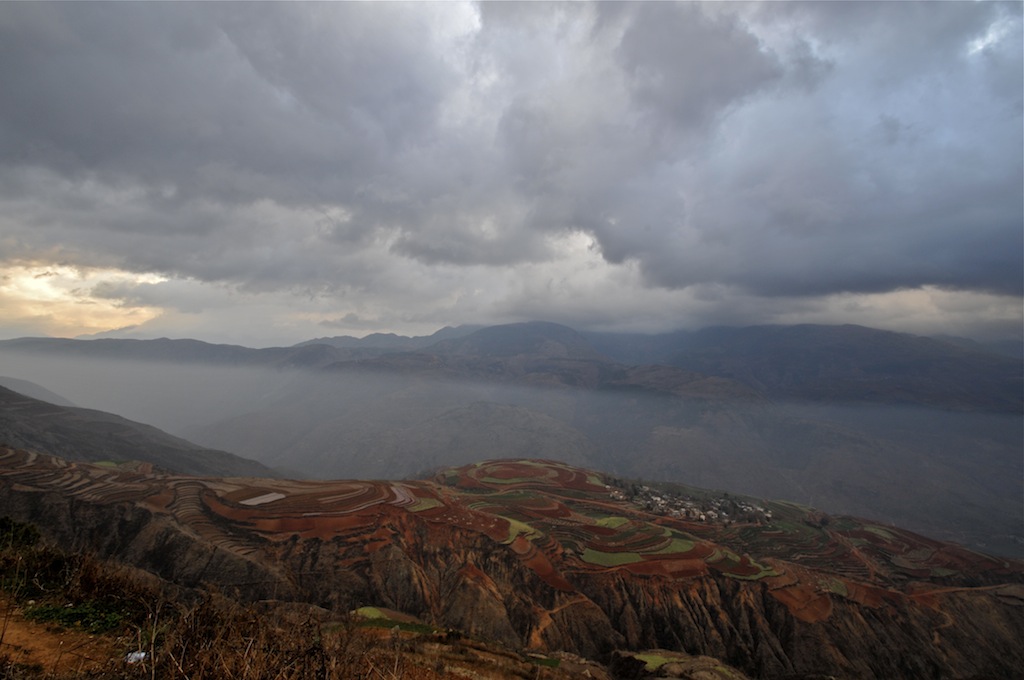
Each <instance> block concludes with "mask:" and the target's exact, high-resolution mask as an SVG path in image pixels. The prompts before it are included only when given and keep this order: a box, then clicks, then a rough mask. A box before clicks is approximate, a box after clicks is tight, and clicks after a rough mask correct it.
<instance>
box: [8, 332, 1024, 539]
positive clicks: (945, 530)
mask: <svg viewBox="0 0 1024 680" xmlns="http://www.w3.org/2000/svg"><path fill="white" fill-rule="evenodd" d="M713 335H714V337H715V338H716V340H715V342H714V343H712V344H711V345H710V346H709V345H707V341H706V336H707V333H703V334H701V333H697V334H669V335H664V336H635V335H633V336H615V335H605V336H600V335H595V334H591V335H590V336H589V337H590V340H588V339H587V338H585V337H584V336H582V335H580V334H577V333H576V332H574V331H572V330H571V329H569V328H566V327H564V326H558V325H555V324H518V325H515V324H514V325H509V326H498V327H490V328H482V329H479V328H477V327H467V328H464V329H461V330H458V329H452V330H448V331H445V332H443V333H442V334H440V335H439V337H438V338H419V339H406V340H402V339H401V338H396V337H385V336H382V337H380V338H367V339H366V340H365V341H364V342H356V341H354V340H345V339H338V340H332V339H330V338H324V339H321V340H320V341H318V342H316V343H312V344H310V343H301V344H300V345H298V346H296V347H294V348H275V349H266V350H251V349H246V348H243V347H227V346H213V345H207V344H205V343H197V342H194V341H188V342H184V341H114V340H110V341H46V340H35V341H33V340H23V341H14V342H5V343H0V375H8V376H13V377H15V378H21V379H25V380H31V381H33V382H34V383H37V384H39V385H42V386H43V387H45V388H47V389H49V390H52V391H53V392H56V393H58V394H59V395H61V396H63V397H65V398H67V399H69V400H70V401H72V402H74V403H75V404H77V405H80V406H87V407H90V408H97V409H100V410H103V411H109V412H113V413H117V414H119V415H123V416H125V417H128V418H131V419H133V420H136V421H140V422H144V423H149V424H153V425H156V426H158V427H161V428H163V429H165V430H166V431H168V432H170V433H171V434H174V435H177V436H181V437H184V438H186V439H188V440H191V441H193V442H195V443H197V444H200V445H204V446H208V447H211V448H213V449H221V450H226V451H231V452H232V453H235V454H239V455H242V456H246V457H249V458H253V459H255V460H258V461H260V462H261V463H263V464H265V465H268V466H270V467H272V468H276V469H277V470H278V472H279V473H280V474H284V475H286V476H292V477H296V476H297V477H316V478H321V479H331V478H333V479H339V478H403V477H411V476H416V475H418V474H422V473H424V472H425V471H429V470H432V469H436V468H438V467H442V466H450V465H459V464H465V463H469V462H475V461H478V460H481V459H494V458H546V459H555V460H561V461H565V462H567V463H570V464H574V465H581V466H584V467H591V468H594V469H600V470H605V471H608V472H612V473H615V474H619V475H622V476H626V477H633V478H641V479H644V478H658V479H667V480H676V481H680V482H685V483H688V484H693V485H697V486H702V487H709V488H720V489H726V490H731V491H734V492H737V493H748V494H752V495H756V496H760V497H769V498H780V499H789V500H794V501H798V502H801V503H805V504H807V505H812V506H816V507H820V508H822V509H824V510H826V511H828V512H842V513H848V514H854V515H858V516H863V517H870V518H874V519H878V520H882V521H885V522H892V523H895V524H898V525H901V526H907V527H910V528H913V529H916V530H919V531H923V532H925V533H929V534H931V535H934V536H936V537H939V538H944V539H949V540H957V541H959V542H963V543H967V544H970V545H975V546H978V547H979V548H983V549H986V550H990V551H991V550H995V551H999V552H1007V553H1010V554H1021V551H1022V548H1021V542H1020V541H1021V523H1020V517H1019V509H1020V508H1019V495H1020V493H1021V482H1020V480H1021V478H1022V474H1024V469H1022V461H1021V456H1020V442H1021V440H1022V437H1024V420H1022V416H1021V413H1022V409H1021V402H1020V399H1021V397H1020V385H1021V365H1020V361H1019V359H1015V358H1012V357H1006V356H1000V355H998V354H995V353H992V352H987V351H982V350H979V349H976V348H971V349H964V348H963V347H960V346H957V345H955V344H951V343H949V342H946V341H936V340H931V339H928V338H921V337H916V336H909V335H901V334H896V333H888V332H883V331H875V330H871V329H865V328H859V327H794V328H792V329H787V328H784V327H777V328H757V327H755V328H748V329H733V330H730V329H718V330H715V331H713ZM727 336H728V337H731V338H732V340H729V341H726V340H725V339H724V338H726V337H727ZM687 338H688V339H687ZM769 338H775V339H774V340H769ZM332 342H333V343H334V344H331V343H332ZM375 342H377V343H380V344H374V343H375ZM119 343H120V344H119ZM336 345H340V346H336ZM595 345H597V346H604V347H605V349H606V350H608V351H615V352H618V353H620V354H623V355H624V356H628V355H636V354H637V353H639V352H648V353H652V352H654V353H658V352H660V353H661V354H662V355H664V356H665V357H671V359H668V360H667V362H666V363H662V364H633V365H631V364H625V363H620V362H616V361H614V360H613V359H611V358H609V357H608V356H606V355H604V354H602V353H601V352H598V351H597V350H596V349H594V347H595ZM659 345H660V346H661V347H662V349H660V350H659V349H657V347H658V346H659ZM410 347H411V348H413V349H409V348H410ZM709 347H710V351H711V352H712V353H711V354H710V355H709V354H707V352H708V351H709V349H708V348H709ZM15 348H17V349H15ZM756 348H761V351H757V349H756ZM104 356H105V357H106V358H101V357H104ZM117 356H121V357H125V358H122V359H117V358H115V357H117ZM142 357H146V359H145V360H143V359H142ZM711 358H713V359H714V363H709V361H710V359H711ZM765 362H767V368H766V367H765ZM672 363H675V364H676V365H677V366H688V367H689V369H682V368H678V367H677V366H673V365H671V364H672ZM698 364H699V366H697V365H698ZM694 367H699V368H701V370H703V371H706V372H697V371H694V370H693V368H694Z"/></svg>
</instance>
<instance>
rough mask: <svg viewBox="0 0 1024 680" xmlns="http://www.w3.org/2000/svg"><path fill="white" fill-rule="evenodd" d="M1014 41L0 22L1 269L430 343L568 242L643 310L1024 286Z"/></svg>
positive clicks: (891, 26)
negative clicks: (182, 291) (201, 293)
mask: <svg viewBox="0 0 1024 680" xmlns="http://www.w3.org/2000/svg"><path fill="white" fill-rule="evenodd" d="M1021 25H1022V22H1021V5H1020V3H1008V4H1002V3H959V2H953V3H856V2H851V3H824V2H823V3H767V4H758V5H743V4H735V3H714V4H708V5H702V4H673V3H625V4H618V3H600V4H596V5H589V4H537V3H528V4H522V5H520V4H506V3H498V4H487V3H485V4H483V5H481V6H479V7H474V6H463V5H454V4H419V3H417V4H394V3H380V4H378V3H328V4H301V3H300V4H290V3H289V4H276V3H256V4H242V3H227V4H221V3H215V4H195V3H180V4H179V3H167V4H165V3H125V4H122V3H114V4H108V3H67V4H64V3H61V4H57V3H2V4H0V83H2V84H3V96H2V97H0V211H2V213H3V214H4V215H5V217H4V218H3V219H2V221H0V229H2V231H0V257H2V258H3V259H4V260H5V261H7V262H9V263H10V262H16V261H22V262H28V261H33V262H61V263H65V264H71V265H78V266H103V267H117V268H120V269H124V270H128V271H134V272H156V273H160V274H163V275H165V276H168V277H171V278H172V279H187V280H192V281H195V282H199V283H202V282H210V283H216V284H222V285H227V286H232V287H237V288H238V289H240V290H245V291H251V292H261V291H262V292H276V293H286V292H298V293H301V294H306V295H312V296H340V295H342V294H346V295H353V296H357V295H359V294H364V295H367V296H370V295H372V296H375V297H374V298H373V299H374V300H375V303H376V305H377V307H378V308H380V309H385V308H386V309H389V310H390V314H391V316H392V318H399V317H400V316H402V314H403V313H402V312H400V311H399V310H401V309H403V308H404V307H410V309H411V308H419V309H420V310H423V309H425V308H430V309H432V310H434V312H433V313H434V314H435V316H434V317H432V318H433V320H434V321H436V322H437V324H438V325H440V324H443V323H448V322H460V321H471V320H473V319H469V318H445V315H446V314H447V315H448V316H449V317H452V316H458V314H468V313H471V312H473V309H472V308H471V307H465V308H456V307H454V306H452V305H447V306H446V303H441V302H438V301H439V300H440V299H441V298H443V297H445V296H451V295H454V296H456V297H458V296H463V297H464V298H467V299H468V297H471V295H472V291H473V290H475V289H478V288H480V287H481V286H489V285H493V281H494V280H495V279H499V278H505V279H508V280H512V281H514V280H515V277H516V274H515V272H517V271H520V270H523V271H529V267H530V266H532V265H542V264H544V263H548V264H549V265H551V267H555V268H556V269H557V267H556V265H557V263H558V262H559V261H561V260H562V259H564V258H565V257H566V255H565V253H564V252H563V250H562V247H563V245H560V244H563V242H564V239H565V238H567V237H568V236H569V235H570V234H574V233H582V234H585V235H587V236H588V237H589V238H591V239H592V240H593V244H594V247H595V248H596V249H598V251H599V252H600V254H601V256H602V257H603V258H604V261H606V262H607V263H611V264H615V263H628V264H631V265H632V266H635V267H636V271H637V272H638V273H639V279H638V281H639V284H638V285H639V286H640V288H638V289H637V295H641V294H642V292H643V288H644V287H647V288H650V289H669V290H687V289H689V290H691V291H693V290H697V289H699V288H700V287H707V286H712V287H718V289H728V290H733V291H736V293H737V295H743V296H747V298H750V297H754V298H778V299H782V298H785V299H794V298H801V297H813V296H822V295H830V294H839V293H879V292H886V291H892V290H899V289H914V288H920V287H922V286H935V287H939V288H943V289H949V290H963V291H981V292H990V293H999V294H1003V295H1011V296H1020V295H1021V294H1022V286H1024V274H1022V269H1024V267H1022V252H1024V239H1022V233H1024V227H1022V225H1024V208H1022V190H1021V187H1022V185H1024V169H1022V167H1024V162H1022V153H1024V152H1022V148H1024V136H1022V109H1024V104H1022V101H1024V96H1022V81H1024V75H1022V68H1021V58H1020V55H1021V52H1022V32H1021ZM523 275H524V276H525V274H523ZM566 276H570V274H568V273H567V274H566ZM521 285H522V286H525V287H529V285H530V284H529V282H527V281H524V282H522V284H521ZM515 290H516V285H515V284H510V285H509V286H508V291H509V292H506V293H505V295H506V296H513V297H514V296H515V292H514V291H515ZM152 292H153V290H150V293H152ZM97 294H99V295H106V296H111V297H116V296H121V299H125V300H129V299H131V297H132V295H134V294H135V293H132V292H131V291H126V290H112V289H110V288H109V287H108V288H107V289H105V290H98V291H97ZM139 294H141V293H139ZM339 300H340V298H339ZM527 300H528V298H527V297H523V298H521V299H519V300H518V301H517V300H515V299H509V298H508V297H506V306H507V307H508V308H509V309H516V308H524V307H525V308H529V304H527ZM579 302H580V305H581V306H582V307H584V308H586V307H590V306H592V304H591V301H582V300H581V301H579ZM164 303H165V304H172V305H173V304H174V301H173V299H171V298H168V299H167V300H165V301H164ZM183 304H184V303H183ZM719 304H720V305H721V306H722V308H723V310H725V308H726V307H728V305H729V302H728V299H723V300H720V302H719ZM744 304H746V303H744ZM740 306H741V307H742V306H743V305H740ZM338 310H339V314H338V316H339V317H342V316H343V315H344V314H345V313H349V314H351V313H353V311H354V310H353V309H352V308H351V307H349V306H346V305H345V304H344V303H342V302H340V301H339V304H338ZM476 311H477V312H480V311H481V310H480V309H477V310H476ZM550 312H551V310H549V313H550ZM723 313H724V314H725V315H726V316H729V315H730V314H733V315H734V314H735V310H733V311H726V312H723ZM404 314H405V318H407V319H408V318H412V317H414V316H415V312H413V311H407V312H405V313H404ZM384 316H386V315H385V314H383V313H381V318H384ZM584 322H585V320H584Z"/></svg>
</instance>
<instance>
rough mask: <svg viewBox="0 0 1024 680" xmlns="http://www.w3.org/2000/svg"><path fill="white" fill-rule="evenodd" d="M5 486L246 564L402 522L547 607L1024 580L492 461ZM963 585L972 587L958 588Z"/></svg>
mask: <svg viewBox="0 0 1024 680" xmlns="http://www.w3.org/2000/svg"><path fill="white" fill-rule="evenodd" d="M0 480H3V481H4V482H5V483H6V484H8V485H12V486H13V487H16V488H18V489H21V490H39V491H45V490H56V491H59V492H60V493H61V494H62V495H64V496H66V497H73V498H78V499H81V500H83V501H88V502H92V503H99V504H116V503H126V504H132V505H137V506H140V507H143V508H146V509H148V510H149V511H151V512H153V513H156V514H159V515H165V516H169V517H172V518H173V519H174V520H176V521H177V522H178V523H180V524H181V525H184V526H187V527H189V529H190V530H191V531H193V532H196V533H198V534H199V535H200V536H202V538H203V539H205V540H206V541H208V542H209V543H211V544H212V545H214V546H216V547H217V548H219V549H222V550H226V551H229V552H232V553H235V554H238V555H242V556H245V557H247V558H250V559H260V558H267V559H270V558H271V556H272V554H273V546H275V545H280V544H284V543H286V542H288V541H294V540H303V539H318V540H320V541H341V542H343V543H345V544H346V545H349V546H352V545H357V546H362V552H363V554H364V555H367V556H369V555H372V554H373V553H374V552H376V551H378V550H380V549H382V548H384V547H385V546H387V545H388V544H389V542H390V541H391V540H393V533H392V532H389V531H388V530H387V529H386V527H387V526H388V525H389V524H390V523H393V520H394V519H395V518H396V517H399V518H400V517H406V518H409V519H413V520H415V521H418V522H423V523H425V524H426V525H428V526H429V525H433V526H440V525H445V526H449V527H456V528H458V529H460V530H462V531H465V532H469V533H473V534H477V535H480V536H482V537H485V538H486V539H488V540H490V541H493V542H494V543H496V544H499V545H504V546H507V547H508V548H509V549H510V550H511V551H512V552H513V553H514V554H515V556H516V557H517V559H519V560H520V561H521V562H522V563H523V564H525V565H526V566H527V567H528V568H529V569H531V570H532V571H533V572H534V573H536V574H537V576H538V577H539V578H540V579H541V580H542V581H543V582H544V583H546V584H547V585H549V586H551V587H552V588H554V589H555V590H556V591H560V592H564V593H572V592H575V591H576V586H575V585H574V583H576V582H577V581H578V579H579V578H580V576H581V575H584V574H588V573H600V572H608V571H616V570H624V571H628V572H631V573H633V574H637V575H660V576H663V577H668V578H692V577H697V576H700V575H705V574H708V573H709V572H717V573H719V574H722V575H724V576H726V577H729V578H734V579H737V580H743V581H751V580H761V581H763V582H764V583H765V584H766V585H767V586H768V592H769V593H770V594H771V595H772V596H773V597H774V598H775V599H777V600H778V601H780V602H782V603H784V604H785V605H786V606H787V607H788V608H789V609H790V611H791V612H792V613H793V614H794V615H795V616H797V617H798V618H800V619H802V620H805V621H816V620H821V619H823V618H827V616H828V615H829V612H830V611H831V604H830V603H831V602H832V600H833V598H835V597H839V598H845V599H848V600H851V601H854V602H858V603H860V604H867V605H871V606H875V605H877V604H879V603H881V602H884V601H889V600H892V599H893V597H895V596H896V594H897V593H899V594H905V595H909V596H914V597H920V596H923V595H926V594H927V593H928V592H930V591H934V590H937V589H948V588H955V587H968V586H977V585H985V584H986V583H998V582H1002V581H1003V580H1006V579H1009V580H1011V581H1021V580H1024V567H1022V565H1021V564H1020V563H1018V562H1013V561H1009V560H1001V559H997V558H993V557H989V556H985V555H980V554H978V553H974V552H971V551H968V550H966V549H963V548H959V547H956V546H952V545H949V544H943V543H939V542H937V541H932V540H930V539H927V538H924V537H921V536H917V535H915V534H912V533H909V532H906V531H902V530H899V529H895V528H891V527H881V526H877V525H874V524H870V523H867V522H863V521H860V520H856V519H853V518H845V517H839V518H827V517H825V516H823V515H821V514H820V513H816V512H814V511H813V510H811V509H809V508H803V507H801V506H797V505H793V504H787V503H766V504H765V506H766V507H769V508H770V509H771V513H772V520H771V521H770V522H767V523H742V522H736V523H730V524H729V525H728V526H727V525H725V524H722V523H717V524H716V523H707V522H698V521H690V520H685V519H679V518H674V517H667V516H658V515H654V514H651V513H649V512H647V511H645V510H643V509H641V508H640V507H638V506H636V505H633V504H631V503H629V502H627V501H624V500H621V499H619V498H616V497H615V494H614V491H613V488H612V487H611V486H610V485H609V484H608V482H609V481H611V480H606V479H605V478H603V477H602V476H601V475H599V474H598V473H595V472H591V471H588V470H582V469H579V468H574V467H570V466H567V465H564V464H561V463H557V462H553V461H540V460H517V461H493V462H485V463H478V464H474V465H467V466H463V467H459V468H452V469H448V470H445V471H442V472H440V473H438V474H437V475H436V476H435V477H434V478H433V479H430V480H416V481H401V482H391V481H326V482H319V481H293V480H276V479H254V478H199V477H184V476H168V475H158V474H152V473H151V471H150V470H149V469H148V468H146V467H144V466H141V467H140V466H138V465H135V466H114V465H112V464H109V463H108V464H102V465H88V464H74V463H68V462H65V461H63V460H61V459H58V458H54V457H50V456H43V455H37V454H33V453H27V452H23V451H16V450H11V449H0ZM965 572H969V573H970V579H969V580H965V579H964V578H961V576H962V574H963V573H965Z"/></svg>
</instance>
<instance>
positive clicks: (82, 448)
mask: <svg viewBox="0 0 1024 680" xmlns="http://www.w3.org/2000/svg"><path fill="white" fill-rule="evenodd" d="M0 443H3V444H5V445H7V446H12V447H17V448H24V449H28V450H31V451H36V452H39V453H46V454H51V455H55V456H59V457H62V458H65V459H67V460H72V461H88V462H100V461H113V462H124V461H138V462H141V463H148V464H150V465H153V466H156V467H157V468H159V469H161V470H164V471H167V472H175V473H183V474H206V475H227V476H242V475H245V476H263V477H266V476H270V477H273V476H276V475H275V473H274V472H273V471H272V470H271V469H270V468H268V467H266V466H264V465H262V464H260V463H257V462H256V461H253V460H247V459H245V458H242V457H240V456H236V455H235V454H232V453H228V452H226V451H216V450H212V449H207V448H203V447H200V446H196V445H195V444H192V443H191V442H188V441H185V440H184V439H179V438H178V437H173V436H171V435H169V434H167V433H166V432H163V431H161V430H158V429H157V428H155V427H152V426H150V425H144V424H142V423H136V422H132V421H130V420H128V419H126V418H122V417H121V416H117V415H114V414H111V413H104V412H102V411H94V410H91V409H85V408H78V407H73V406H60V405H57V404H51V403H48V402H44V401H40V400H38V399H33V398H31V397H28V396H25V395H23V394H20V393H18V392H14V391H13V390H9V389H7V388H5V387H0Z"/></svg>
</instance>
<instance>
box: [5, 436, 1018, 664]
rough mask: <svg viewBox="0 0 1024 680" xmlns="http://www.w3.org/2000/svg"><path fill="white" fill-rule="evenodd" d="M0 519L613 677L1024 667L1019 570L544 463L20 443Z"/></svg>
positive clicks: (189, 577) (929, 545)
mask: <svg viewBox="0 0 1024 680" xmlns="http://www.w3.org/2000/svg"><path fill="white" fill-rule="evenodd" d="M0 515H7V516H10V517H13V518H14V519H17V520H20V521H31V522H34V523H36V524H37V525H38V526H39V528H40V530H41V531H42V532H43V533H44V534H45V535H46V536H47V537H49V538H50V539H51V540H54V541H57V542H58V543H59V544H61V545H64V546H68V547H69V548H74V549H88V550H91V551H96V552H98V553H99V554H101V555H104V556H108V557H115V558H118V559H120V560H123V561H125V562H128V563H129V564H132V565H135V566H137V567H140V568H143V569H146V570H148V571H150V572H152V573H154V574H156V575H158V576H160V577H161V578H163V579H166V580H168V581H170V582H172V583H175V584H178V585H180V586H184V587H187V588H196V587H199V586H201V585H203V584H205V585H207V586H212V587H214V588H215V589H217V590H218V591H220V592H222V593H229V594H232V595H233V596H234V597H237V598H239V599H242V600H243V601H267V600H272V601H278V602H281V601H283V602H303V603H310V604H313V605H317V606H319V607H322V608H324V609H326V610H328V611H330V612H348V611H350V610H353V609H356V608H363V607H369V608H372V609H373V611H378V612H379V611H390V612H397V613H398V614H392V616H394V617H395V618H397V619H398V620H400V621H406V622H409V621H419V622H422V623H423V624H425V625H424V626H421V627H424V628H426V629H427V630H428V631H429V630H433V629H442V630H444V629H447V630H449V631H456V632H457V633H458V634H460V635H466V636H469V637H470V638H471V639H478V640H481V641H484V642H485V643H486V644H489V645H495V644H498V645H503V646H505V647H507V648H511V649H518V650H527V651H532V652H542V653H553V652H557V651H564V652H570V653H574V654H577V655H582V656H583V657H587V658H590V659H594V660H596V661H599V662H603V663H609V662H610V663H612V664H613V666H614V669H613V670H614V671H615V673H614V674H615V677H619V678H627V677H646V673H645V671H644V668H645V660H649V659H651V658H660V659H664V661H663V663H664V662H666V661H668V660H671V659H677V658H678V659H681V660H683V661H685V660H686V659H689V658H690V657H689V655H704V656H708V657H714V658H715V659H718V660H719V661H720V662H722V663H724V664H728V666H731V667H733V668H735V669H738V670H739V671H741V672H742V673H743V674H745V675H746V676H749V677H756V678H824V677H842V678H864V679H873V678H878V679H881V678H887V679H888V678H935V677H940V678H946V677H949V678H953V677H956V678H1008V677H1014V676H1015V675H1017V674H1018V672H1019V670H1020V668H1021V667H1024V648H1022V647H1021V646H1020V644H1019V642H1020V640H1021V639H1024V563H1022V562H1020V561H1016V560H1006V559H999V558H993V557H990V556H986V555H982V554H979V553H976V552H973V551H969V550H965V549H963V548H960V547H958V546H955V545H950V544H946V543H941V542H937V541H934V540H931V539H927V538H924V537H922V536H918V535H915V534H913V533H910V532H907V531H904V530H902V529H898V528H896V527H893V526H890V525H880V524H878V523H875V522H870V521H866V520H861V519H856V518H853V517H847V516H834V515H827V514H824V513H822V512H820V511H816V510H814V509H811V508H807V507H802V506H799V505H796V504H792V503H786V502H772V501H764V500H760V499H756V498H750V497H746V496H736V495H732V494H729V493H725V492H713V491H706V490H702V489H697V488H693V487H686V486H680V485H666V484H654V483H648V482H641V481H636V480H633V481H629V480H623V479H621V478H615V477H612V476H609V475H605V474H602V473H599V472H595V471H593V470H588V469H582V468H578V467H574V466H569V465H565V464H563V463H557V462H553V461H543V460H506V461H489V462H484V463H477V464H471V465H465V466H460V467H455V468H445V469H442V470H439V471H436V472H435V473H434V474H432V475H430V476H429V478H426V479H420V480H407V481H395V482H380V481H377V482H373V481H369V482H368V481H354V480H344V481H340V480H339V481H325V482H310V481H286V480H272V479H219V478H203V477H198V478H197V477H180V476H168V475H148V474H140V473H139V471H138V470H137V469H134V468H129V469H124V468H121V467H116V466H114V467H111V466H104V467H97V466H94V465H88V464H82V463H79V464H69V463H67V462H65V461H62V460H59V459H56V458H52V457H49V456H41V455H37V454H33V453H29V452H24V451H18V450H13V449H9V448H8V449H0ZM396 630H397V628H396ZM430 644H433V645H435V647H436V645H437V644H438V643H437V642H436V641H435V642H432V643H430ZM657 650H662V651H657ZM624 653H625V654H624ZM588 672H589V671H588ZM708 672H709V673H710V671H708ZM535 676H537V677H540V676H541V673H540V671H539V670H537V671H536V672H535ZM599 677H602V676H599ZM603 677H608V676H607V675H605V676H603ZM673 677H678V676H673ZM685 677H691V676H685ZM692 677H715V678H726V677H742V676H741V675H739V674H736V673H733V672H730V671H729V669H728V668H718V669H717V670H715V672H714V673H711V674H705V675H695V676H692Z"/></svg>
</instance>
